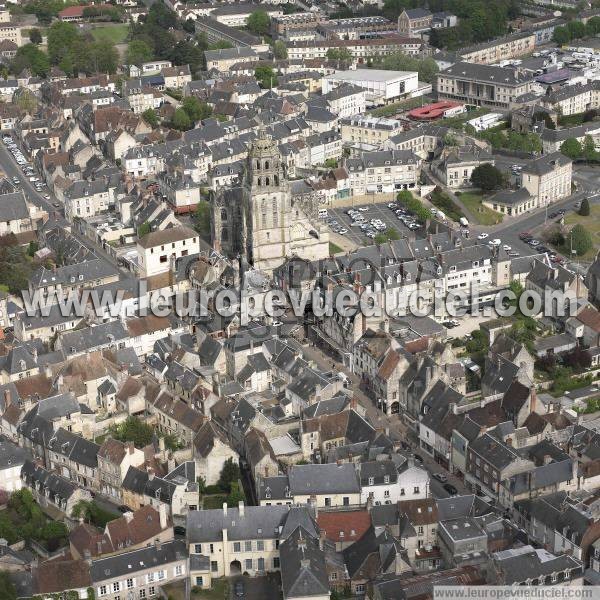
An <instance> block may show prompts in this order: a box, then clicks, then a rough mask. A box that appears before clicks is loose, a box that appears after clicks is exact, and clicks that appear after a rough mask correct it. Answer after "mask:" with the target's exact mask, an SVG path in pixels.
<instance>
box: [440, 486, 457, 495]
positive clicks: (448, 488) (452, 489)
mask: <svg viewBox="0 0 600 600" xmlns="http://www.w3.org/2000/svg"><path fill="white" fill-rule="evenodd" d="M443 487H444V489H445V490H446V491H447V492H448V493H449V494H450V495H451V496H456V494H458V490H457V489H456V488H455V487H454V486H453V485H452V484H451V483H445V484H444V486H443Z"/></svg>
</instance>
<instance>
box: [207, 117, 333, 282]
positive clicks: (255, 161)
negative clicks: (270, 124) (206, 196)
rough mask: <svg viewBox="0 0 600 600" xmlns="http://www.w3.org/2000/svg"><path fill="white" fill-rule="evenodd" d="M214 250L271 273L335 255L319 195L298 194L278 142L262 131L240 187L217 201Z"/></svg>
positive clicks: (214, 199)
mask: <svg viewBox="0 0 600 600" xmlns="http://www.w3.org/2000/svg"><path fill="white" fill-rule="evenodd" d="M211 204H212V217H211V234H212V246H213V248H214V249H215V250H216V251H217V252H219V253H220V254H224V255H227V256H231V257H235V256H241V257H242V258H245V259H246V261H247V262H248V264H250V265H252V266H253V267H254V268H255V269H259V270H261V271H265V272H266V273H268V274H269V275H270V274H272V272H273V269H276V268H277V267H278V266H280V265H281V264H282V263H283V262H285V261H286V260H287V259H289V258H291V257H293V256H297V257H299V258H303V259H305V260H310V261H313V260H319V259H323V258H327V257H328V256H329V232H328V230H327V228H326V226H325V225H324V224H323V223H322V222H321V221H320V220H319V218H318V209H319V195H318V194H316V193H314V192H311V193H307V194H302V195H293V194H292V193H291V191H290V184H289V181H288V180H287V177H286V173H285V168H284V165H283V164H282V161H281V155H280V153H279V149H278V148H277V144H276V143H275V142H274V141H273V140H272V139H271V137H270V136H269V135H268V134H267V133H266V132H265V131H264V130H262V129H261V131H260V132H259V134H258V137H257V138H256V140H255V141H254V142H253V144H252V146H251V148H250V151H249V153H248V160H247V163H246V168H245V172H244V175H243V176H242V179H241V182H240V184H239V185H238V186H236V187H232V188H227V189H221V190H218V191H217V192H215V193H214V194H213V197H212V203H211Z"/></svg>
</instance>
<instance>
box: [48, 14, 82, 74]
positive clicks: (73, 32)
mask: <svg viewBox="0 0 600 600" xmlns="http://www.w3.org/2000/svg"><path fill="white" fill-rule="evenodd" d="M78 37H79V32H78V31H77V27H75V25H73V23H65V22H64V21H56V22H55V23H53V24H52V26H51V27H50V29H49V30H48V56H49V57H50V62H51V63H52V64H53V65H57V64H59V63H60V61H61V60H62V59H63V58H64V57H65V56H67V55H68V54H69V51H70V50H71V48H72V47H73V44H74V43H75V40H77V38H78Z"/></svg>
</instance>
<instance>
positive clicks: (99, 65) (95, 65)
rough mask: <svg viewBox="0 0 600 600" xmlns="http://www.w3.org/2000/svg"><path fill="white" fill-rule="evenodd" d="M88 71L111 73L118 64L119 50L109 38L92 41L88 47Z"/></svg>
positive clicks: (114, 71)
mask: <svg viewBox="0 0 600 600" xmlns="http://www.w3.org/2000/svg"><path fill="white" fill-rule="evenodd" d="M88 53H89V59H88V60H89V62H88V65H87V68H86V69H85V71H87V72H88V73H107V74H109V75H113V74H114V73H116V72H117V67H118V66H119V52H118V51H117V49H116V48H115V45H114V44H113V43H112V42H111V41H109V40H98V41H97V42H92V43H91V44H89V47H88Z"/></svg>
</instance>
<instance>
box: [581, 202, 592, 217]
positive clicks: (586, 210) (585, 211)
mask: <svg viewBox="0 0 600 600" xmlns="http://www.w3.org/2000/svg"><path fill="white" fill-rule="evenodd" d="M579 214H580V215H581V216H582V217H589V216H590V201H589V200H588V199H587V198H584V199H583V200H582V201H581V206H580V207H579Z"/></svg>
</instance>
